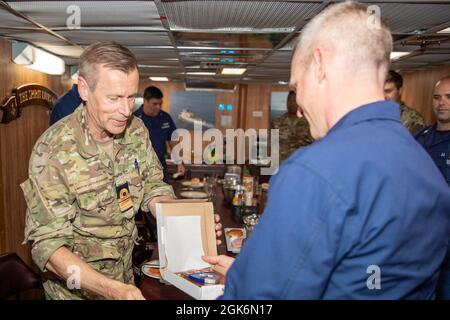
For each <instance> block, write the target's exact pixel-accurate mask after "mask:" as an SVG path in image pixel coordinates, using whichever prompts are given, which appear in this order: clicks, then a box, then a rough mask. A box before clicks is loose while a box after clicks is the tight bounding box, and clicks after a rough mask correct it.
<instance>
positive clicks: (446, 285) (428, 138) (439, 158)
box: [416, 75, 450, 300]
mask: <svg viewBox="0 0 450 320" xmlns="http://www.w3.org/2000/svg"><path fill="white" fill-rule="evenodd" d="M433 112H434V114H435V116H436V123H435V124H433V125H431V126H429V127H427V128H425V129H423V130H422V131H421V132H419V133H418V134H417V135H416V140H417V142H419V143H420V144H421V145H422V146H423V147H424V148H425V150H426V151H427V152H428V153H429V155H430V156H431V158H432V159H433V161H434V162H435V163H436V166H437V167H438V168H439V170H440V171H441V173H442V176H443V177H444V179H445V181H447V184H448V185H449V187H450V75H448V76H446V77H444V78H442V79H441V80H439V81H438V82H437V83H436V85H435V87H434V92H433ZM448 214H449V215H450V212H448ZM449 252H450V250H449ZM437 298H438V299H445V300H450V253H449V254H447V258H446V261H445V262H444V264H443V266H442V273H441V276H440V278H439V282H438V290H437Z"/></svg>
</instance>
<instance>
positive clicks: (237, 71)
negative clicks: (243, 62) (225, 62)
mask: <svg viewBox="0 0 450 320" xmlns="http://www.w3.org/2000/svg"><path fill="white" fill-rule="evenodd" d="M246 70H247V68H223V69H222V74H233V75H241V74H243V73H244V72H245V71H246Z"/></svg>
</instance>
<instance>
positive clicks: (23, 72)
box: [0, 37, 72, 266]
mask: <svg viewBox="0 0 450 320" xmlns="http://www.w3.org/2000/svg"><path fill="white" fill-rule="evenodd" d="M0 52H1V55H0V79H2V85H1V86H0V99H1V100H3V99H4V98H5V97H7V96H9V95H10V94H11V93H12V90H13V89H14V88H16V87H18V86H21V85H24V84H28V83H38V84H40V85H43V86H45V87H48V88H50V89H51V90H52V91H53V92H55V93H56V94H57V95H61V94H63V93H64V92H65V91H67V90H69V89H70V87H71V84H72V80H71V79H70V76H69V71H68V70H67V72H66V73H65V74H64V75H63V76H50V75H47V74H43V73H40V72H37V71H34V70H31V69H28V68H25V67H23V66H20V65H17V64H15V63H13V62H12V60H11V44H10V42H9V41H8V40H6V39H4V38H1V37H0ZM1 115H2V113H1V112H0V116H1ZM48 122H49V110H48V109H46V108H45V107H43V106H28V107H26V108H24V109H22V114H21V117H20V118H18V119H17V120H14V121H12V122H10V123H8V124H0V174H1V179H0V254H1V253H6V252H17V254H18V255H19V256H20V257H21V258H22V259H23V260H24V261H25V262H26V263H27V264H28V265H30V266H33V264H32V262H31V256H30V248H29V245H22V241H23V238H24V223H25V208H26V204H25V200H24V198H23V194H22V190H21V189H20V186H19V184H20V183H21V182H23V181H24V180H25V179H26V178H27V176H28V162H29V158H30V154H31V150H32V148H33V146H34V144H35V142H36V140H37V139H38V137H39V136H40V135H41V134H42V133H43V132H44V131H45V130H46V129H47V128H48Z"/></svg>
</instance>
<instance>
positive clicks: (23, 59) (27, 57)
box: [11, 42, 66, 75]
mask: <svg viewBox="0 0 450 320" xmlns="http://www.w3.org/2000/svg"><path fill="white" fill-rule="evenodd" d="M11 47H12V59H13V61H14V63H17V64H19V65H23V66H25V67H27V68H30V69H33V70H36V71H40V72H44V73H47V74H52V75H62V74H63V73H64V71H65V70H66V65H65V63H64V60H63V59H61V58H60V57H58V56H55V55H54V54H51V53H49V52H47V51H44V50H41V49H38V48H36V47H34V46H32V45H30V44H28V43H25V42H13V43H12V46H11Z"/></svg>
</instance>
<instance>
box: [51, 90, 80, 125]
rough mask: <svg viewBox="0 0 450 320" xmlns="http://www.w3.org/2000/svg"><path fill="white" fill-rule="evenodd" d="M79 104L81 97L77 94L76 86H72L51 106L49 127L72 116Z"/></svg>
mask: <svg viewBox="0 0 450 320" xmlns="http://www.w3.org/2000/svg"><path fill="white" fill-rule="evenodd" d="M80 104H81V97H80V95H79V94H78V85H76V84H74V85H73V86H72V89H70V90H69V91H67V92H66V93H65V94H64V95H62V96H61V97H59V98H58V100H56V102H55V104H54V105H53V109H52V113H51V115H50V125H53V124H54V123H55V122H57V121H58V120H60V119H62V118H64V117H65V116H68V115H69V114H72V113H73V112H74V111H75V109H76V108H77V107H78V106H79V105H80Z"/></svg>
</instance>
